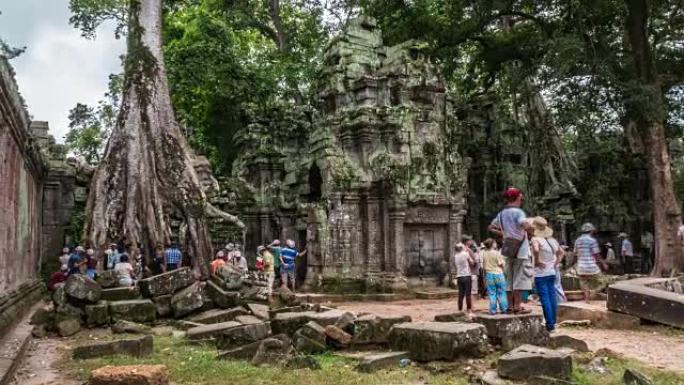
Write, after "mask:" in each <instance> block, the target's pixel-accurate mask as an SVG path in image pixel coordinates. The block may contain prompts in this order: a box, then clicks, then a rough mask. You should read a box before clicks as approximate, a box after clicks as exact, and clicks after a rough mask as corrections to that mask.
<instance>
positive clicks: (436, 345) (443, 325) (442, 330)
mask: <svg viewBox="0 0 684 385" xmlns="http://www.w3.org/2000/svg"><path fill="white" fill-rule="evenodd" d="M389 344H390V347H391V348H392V350H397V351H408V352H410V356H411V359H412V360H415V361H419V362H425V361H437V360H445V361H453V360H455V359H456V358H458V357H483V356H484V355H485V354H486V353H487V350H488V344H487V334H486V329H485V327H484V326H483V325H480V324H475V323H461V322H407V323H400V324H396V325H394V326H393V327H392V329H391V330H390V334H389Z"/></svg>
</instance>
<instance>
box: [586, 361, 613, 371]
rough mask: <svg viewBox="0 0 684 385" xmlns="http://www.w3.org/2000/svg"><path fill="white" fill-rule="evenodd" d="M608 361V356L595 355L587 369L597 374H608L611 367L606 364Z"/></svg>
mask: <svg viewBox="0 0 684 385" xmlns="http://www.w3.org/2000/svg"><path fill="white" fill-rule="evenodd" d="M607 361H608V360H607V358H606V357H594V358H592V359H591V361H589V363H588V364H587V366H586V370H587V371H589V372H592V373H596V374H608V373H610V369H608V366H606V362H607Z"/></svg>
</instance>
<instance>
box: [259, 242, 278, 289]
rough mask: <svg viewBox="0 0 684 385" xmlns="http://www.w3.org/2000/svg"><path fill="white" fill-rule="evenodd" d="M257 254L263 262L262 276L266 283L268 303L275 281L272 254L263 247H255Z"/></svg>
mask: <svg viewBox="0 0 684 385" xmlns="http://www.w3.org/2000/svg"><path fill="white" fill-rule="evenodd" d="M257 254H258V255H259V256H260V257H261V258H262V259H263V260H264V276H265V277H266V280H267V281H268V286H267V287H268V299H269V301H270V300H271V294H273V281H274V280H275V269H274V264H273V254H271V252H270V251H268V249H267V248H266V247H265V246H259V247H257Z"/></svg>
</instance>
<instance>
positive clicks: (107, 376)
mask: <svg viewBox="0 0 684 385" xmlns="http://www.w3.org/2000/svg"><path fill="white" fill-rule="evenodd" d="M88 384H89V385H168V384H169V374H168V369H167V368H166V365H127V366H105V367H102V368H99V369H95V370H93V371H92V372H91V374H90V381H89V382H88Z"/></svg>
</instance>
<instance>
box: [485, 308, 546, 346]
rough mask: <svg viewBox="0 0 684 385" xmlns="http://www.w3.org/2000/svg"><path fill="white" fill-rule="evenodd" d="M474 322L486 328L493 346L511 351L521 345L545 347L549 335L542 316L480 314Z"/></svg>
mask: <svg viewBox="0 0 684 385" xmlns="http://www.w3.org/2000/svg"><path fill="white" fill-rule="evenodd" d="M473 322H475V323H479V324H482V325H484V326H485V328H486V329H487V336H488V337H489V340H490V342H491V343H492V344H496V345H501V348H502V349H503V350H511V349H514V348H517V347H518V346H520V345H525V344H534V345H545V344H546V342H547V339H548V338H549V333H548V332H547V331H546V327H545V326H544V318H543V316H542V315H541V314H497V315H491V314H488V313H479V314H477V315H476V316H475V318H473Z"/></svg>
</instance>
